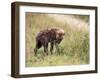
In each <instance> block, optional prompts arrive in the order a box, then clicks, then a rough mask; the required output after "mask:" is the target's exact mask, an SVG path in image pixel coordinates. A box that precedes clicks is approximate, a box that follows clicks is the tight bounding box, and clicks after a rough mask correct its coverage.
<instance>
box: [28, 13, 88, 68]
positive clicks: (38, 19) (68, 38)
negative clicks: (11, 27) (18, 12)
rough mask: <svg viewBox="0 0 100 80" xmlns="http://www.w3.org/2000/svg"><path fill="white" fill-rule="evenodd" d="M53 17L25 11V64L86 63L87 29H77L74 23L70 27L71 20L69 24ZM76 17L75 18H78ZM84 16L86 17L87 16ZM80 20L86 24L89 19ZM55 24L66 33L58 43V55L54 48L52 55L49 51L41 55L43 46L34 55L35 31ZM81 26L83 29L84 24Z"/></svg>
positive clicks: (31, 65)
mask: <svg viewBox="0 0 100 80" xmlns="http://www.w3.org/2000/svg"><path fill="white" fill-rule="evenodd" d="M58 16H62V15H58ZM67 16H68V15H67ZM72 16H74V15H72ZM79 17H81V16H79ZM85 17H86V16H85ZM55 18H56V17H55ZM55 18H54V17H51V16H49V15H48V14H33V13H26V66H27V67H34V66H58V65H75V64H88V63H89V31H88V30H81V29H78V27H77V26H76V25H74V26H73V28H72V27H70V25H71V24H72V25H73V22H70V25H69V23H68V22H67V21H65V22H62V21H61V22H60V21H58V20H56V19H55ZM65 18H67V17H65ZM74 18H75V16H74ZM77 18H78V17H77ZM77 18H76V20H78V19H77ZM86 18H88V16H87V17H86ZM62 19H63V18H62ZM79 19H80V18H79ZM81 21H83V22H84V23H86V24H87V23H89V21H87V22H86V21H84V20H83V19H81ZM55 26H56V27H61V28H63V29H64V30H65V33H66V35H65V36H64V40H63V41H62V42H61V44H60V45H59V47H60V52H61V53H60V55H58V54H57V52H56V50H54V52H53V53H54V54H53V55H51V54H50V52H49V55H48V56H43V48H41V49H39V51H38V56H37V57H36V56H34V51H33V49H34V47H35V35H36V33H37V32H39V31H40V30H41V29H46V28H49V27H55ZM80 26H81V22H80ZM82 27H83V28H82V29H84V27H86V26H83V24H82ZM87 27H88V26H87Z"/></svg>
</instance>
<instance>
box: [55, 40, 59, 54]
mask: <svg viewBox="0 0 100 80" xmlns="http://www.w3.org/2000/svg"><path fill="white" fill-rule="evenodd" d="M55 47H56V50H57V52H58V53H59V54H60V50H59V44H58V43H57V42H56V41H55Z"/></svg>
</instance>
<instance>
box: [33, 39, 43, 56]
mask: <svg viewBox="0 0 100 80" xmlns="http://www.w3.org/2000/svg"><path fill="white" fill-rule="evenodd" d="M41 46H42V44H41V42H39V41H36V46H35V48H34V53H35V56H37V50H38V49H39V48H41Z"/></svg>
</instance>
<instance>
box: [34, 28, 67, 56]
mask: <svg viewBox="0 0 100 80" xmlns="http://www.w3.org/2000/svg"><path fill="white" fill-rule="evenodd" d="M64 35H65V32H64V30H63V29H61V28H50V29H45V30H41V31H40V32H39V33H38V34H37V35H36V46H35V49H34V52H35V55H37V50H38V49H39V48H41V47H42V46H43V47H44V53H45V54H46V55H48V44H49V43H50V45H51V46H50V52H51V54H52V51H53V47H54V45H55V47H56V49H57V51H58V52H59V47H58V44H60V42H61V41H62V40H63V36H64Z"/></svg>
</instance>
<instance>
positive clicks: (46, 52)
mask: <svg viewBox="0 0 100 80" xmlns="http://www.w3.org/2000/svg"><path fill="white" fill-rule="evenodd" d="M44 54H46V55H48V43H47V42H45V44H44Z"/></svg>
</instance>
